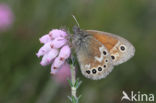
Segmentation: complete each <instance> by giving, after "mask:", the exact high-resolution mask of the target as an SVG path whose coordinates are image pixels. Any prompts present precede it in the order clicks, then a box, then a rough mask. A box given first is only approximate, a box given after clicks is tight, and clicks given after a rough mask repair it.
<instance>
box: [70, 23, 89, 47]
mask: <svg viewBox="0 0 156 103" xmlns="http://www.w3.org/2000/svg"><path fill="white" fill-rule="evenodd" d="M73 32H74V34H73V37H72V40H73V41H72V44H73V45H74V46H75V47H79V46H80V45H81V44H84V43H85V42H86V39H87V37H88V36H89V35H88V33H87V32H86V31H84V30H82V29H80V28H79V27H78V26H74V27H73Z"/></svg>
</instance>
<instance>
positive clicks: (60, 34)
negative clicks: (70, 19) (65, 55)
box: [49, 29, 67, 39]
mask: <svg viewBox="0 0 156 103" xmlns="http://www.w3.org/2000/svg"><path fill="white" fill-rule="evenodd" d="M49 36H50V37H51V39H55V38H58V37H63V38H64V37H66V36H67V33H66V32H65V31H63V30H58V29H53V30H51V31H50V32H49Z"/></svg>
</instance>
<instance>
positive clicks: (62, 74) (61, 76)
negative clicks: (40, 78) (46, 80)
mask: <svg viewBox="0 0 156 103" xmlns="http://www.w3.org/2000/svg"><path fill="white" fill-rule="evenodd" d="M53 72H54V71H53ZM70 78H71V75H70V65H69V64H68V63H67V62H65V63H64V65H63V66H62V67H61V68H60V69H59V70H58V72H57V73H56V75H54V80H55V81H56V82H58V83H62V84H67V83H68V82H67V79H70Z"/></svg>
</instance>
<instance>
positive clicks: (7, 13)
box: [0, 4, 13, 31]
mask: <svg viewBox="0 0 156 103" xmlns="http://www.w3.org/2000/svg"><path fill="white" fill-rule="evenodd" d="M12 22H13V13H12V11H11V8H10V7H9V6H8V5H7V4H0V31H4V30H6V29H8V28H9V27H10V26H11V24H12Z"/></svg>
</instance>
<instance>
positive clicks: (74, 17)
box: [72, 15, 80, 27]
mask: <svg viewBox="0 0 156 103" xmlns="http://www.w3.org/2000/svg"><path fill="white" fill-rule="evenodd" d="M72 17H73V19H74V20H75V22H76V24H77V26H78V27H80V25H79V23H78V21H77V19H76V17H75V16H74V15H72Z"/></svg>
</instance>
